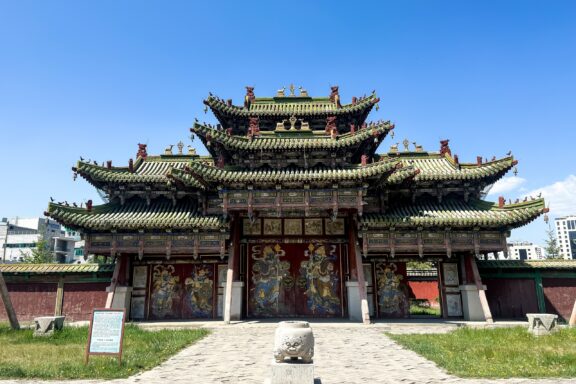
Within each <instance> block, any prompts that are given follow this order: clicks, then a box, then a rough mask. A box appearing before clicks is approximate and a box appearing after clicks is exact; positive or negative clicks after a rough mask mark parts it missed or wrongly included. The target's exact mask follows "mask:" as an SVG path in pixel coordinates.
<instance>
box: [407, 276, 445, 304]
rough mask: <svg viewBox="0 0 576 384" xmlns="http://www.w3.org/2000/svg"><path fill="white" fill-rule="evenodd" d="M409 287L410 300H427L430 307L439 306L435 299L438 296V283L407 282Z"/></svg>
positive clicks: (433, 281)
mask: <svg viewBox="0 0 576 384" xmlns="http://www.w3.org/2000/svg"><path fill="white" fill-rule="evenodd" d="M408 287H410V290H411V294H410V298H411V299H420V300H428V301H429V302H430V305H432V306H436V305H439V303H438V301H436V299H437V298H438V297H439V296H440V295H439V293H438V281H436V280H432V281H408Z"/></svg>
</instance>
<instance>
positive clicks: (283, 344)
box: [274, 321, 314, 363]
mask: <svg viewBox="0 0 576 384" xmlns="http://www.w3.org/2000/svg"><path fill="white" fill-rule="evenodd" d="M287 357H289V358H290V360H292V361H293V360H298V358H301V359H302V362H303V363H312V358H313V357H314V334H313V333H312V328H310V324H309V323H308V322H307V321H281V322H280V323H279V324H278V328H276V334H275V337H274V359H275V360H276V362H278V363H281V362H283V361H284V360H285V359H286V358H287Z"/></svg>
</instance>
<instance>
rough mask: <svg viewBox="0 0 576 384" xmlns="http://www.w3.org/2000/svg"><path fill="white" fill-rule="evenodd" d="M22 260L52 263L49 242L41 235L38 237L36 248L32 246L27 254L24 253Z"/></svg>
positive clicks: (52, 256)
mask: <svg viewBox="0 0 576 384" xmlns="http://www.w3.org/2000/svg"><path fill="white" fill-rule="evenodd" d="M24 262H25V263H30V264H45V263H54V262H55V261H54V255H52V251H50V244H49V243H48V241H46V240H45V239H44V238H43V237H41V238H40V239H38V242H37V243H36V248H32V251H31V252H30V254H29V255H24Z"/></svg>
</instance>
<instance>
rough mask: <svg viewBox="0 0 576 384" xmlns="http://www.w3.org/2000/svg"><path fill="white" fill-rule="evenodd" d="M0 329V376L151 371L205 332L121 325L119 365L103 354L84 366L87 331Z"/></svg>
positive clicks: (74, 376) (49, 376) (111, 374)
mask: <svg viewBox="0 0 576 384" xmlns="http://www.w3.org/2000/svg"><path fill="white" fill-rule="evenodd" d="M32 332H33V331H32V330H29V329H25V330H19V331H13V330H11V329H10V328H9V327H8V326H7V325H0V378H41V379H81V378H95V379H112V378H121V377H128V376H131V375H133V374H135V373H138V372H140V371H144V370H148V369H150V368H153V367H155V366H157V365H158V364H160V363H161V362H163V361H164V360H166V359H167V358H168V357H170V356H172V355H174V354H175V353H176V352H178V351H180V350H181V349H182V348H184V347H186V346H188V345H190V344H192V343H194V342H195V341H197V340H199V339H201V338H202V337H204V336H206V335H207V334H208V331H207V330H204V329H189V330H161V331H154V332H150V331H144V330H142V329H140V328H138V327H136V326H133V325H126V328H125V332H124V351H123V354H122V366H121V367H118V360H117V359H116V358H113V357H109V356H90V360H89V363H88V365H87V366H85V365H84V351H85V349H86V342H87V339H88V328H87V327H80V328H74V327H65V328H64V330H62V331H60V332H57V333H55V334H54V335H53V336H51V337H46V338H38V337H36V338H35V337H32Z"/></svg>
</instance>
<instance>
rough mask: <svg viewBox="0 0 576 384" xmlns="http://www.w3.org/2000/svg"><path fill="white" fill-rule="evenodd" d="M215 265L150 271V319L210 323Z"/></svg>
mask: <svg viewBox="0 0 576 384" xmlns="http://www.w3.org/2000/svg"><path fill="white" fill-rule="evenodd" d="M215 266H216V264H200V263H198V264H159V265H154V266H152V268H150V274H151V276H150V280H149V281H150V285H149V294H148V319H153V320H160V319H206V318H208V319H211V318H213V317H214V315H215V300H214V297H215V292H216V287H215V285H214V282H215V269H216V268H215Z"/></svg>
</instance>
